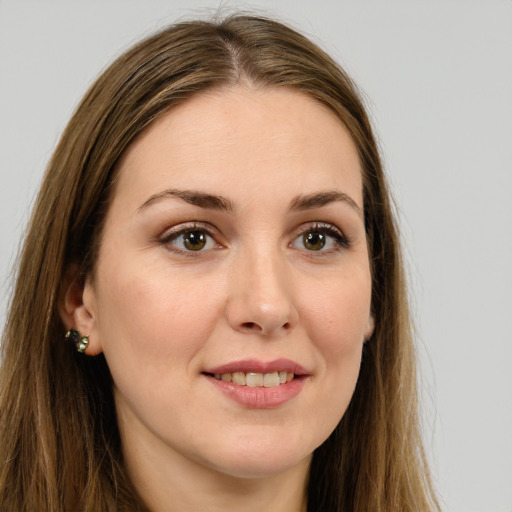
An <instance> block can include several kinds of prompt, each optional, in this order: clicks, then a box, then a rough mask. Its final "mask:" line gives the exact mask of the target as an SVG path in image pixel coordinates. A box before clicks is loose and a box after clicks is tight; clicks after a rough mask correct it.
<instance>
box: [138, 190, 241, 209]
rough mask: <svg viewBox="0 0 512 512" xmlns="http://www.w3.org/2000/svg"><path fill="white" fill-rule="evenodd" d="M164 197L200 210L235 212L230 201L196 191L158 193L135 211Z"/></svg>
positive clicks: (165, 191)
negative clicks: (178, 200) (175, 199)
mask: <svg viewBox="0 0 512 512" xmlns="http://www.w3.org/2000/svg"><path fill="white" fill-rule="evenodd" d="M165 197H177V198H178V199H182V200H183V201H185V202H187V203H189V204H192V205H194V206H199V207H200V208H206V209H210V210H221V211H226V212H229V213H234V212H235V205H234V204H233V202H232V201H231V200H230V199H227V198H226V197H222V196H217V195H213V194H206V193H204V192H199V191H196V190H177V189H168V190H164V191H163V192H159V193H158V194H154V195H152V196H151V197H150V198H149V199H148V200H147V201H145V202H144V203H143V204H142V205H141V206H139V208H138V209H137V211H141V210H143V209H144V208H147V207H148V206H149V205H150V204H152V203H154V202H155V201H158V200H159V199H162V198H165Z"/></svg>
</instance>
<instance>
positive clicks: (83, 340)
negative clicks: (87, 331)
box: [66, 329, 89, 354]
mask: <svg viewBox="0 0 512 512" xmlns="http://www.w3.org/2000/svg"><path fill="white" fill-rule="evenodd" d="M66 339H67V340H71V341H72V342H73V343H74V344H75V348H76V350H77V352H80V354H83V353H84V352H85V349H86V348H87V345H89V338H88V337H87V336H80V333H79V332H78V331H75V330H74V329H70V330H69V331H68V332H67V333H66Z"/></svg>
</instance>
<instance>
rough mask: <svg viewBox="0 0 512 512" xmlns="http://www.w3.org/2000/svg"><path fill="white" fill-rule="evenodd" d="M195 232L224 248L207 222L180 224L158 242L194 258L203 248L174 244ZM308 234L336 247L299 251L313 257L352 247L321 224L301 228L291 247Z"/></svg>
mask: <svg viewBox="0 0 512 512" xmlns="http://www.w3.org/2000/svg"><path fill="white" fill-rule="evenodd" d="M195 232H197V233H202V234H205V235H206V236H207V237H208V238H210V239H211V240H212V241H213V243H214V244H215V246H216V247H215V248H220V247H222V245H221V244H219V243H218V242H216V240H215V239H216V237H217V236H218V235H217V232H216V230H214V229H213V228H212V226H211V225H210V224H208V223H205V222H193V223H191V224H185V225H184V224H180V225H178V226H174V227H173V228H172V229H171V230H169V231H167V232H166V233H165V234H164V235H163V236H162V237H161V238H160V239H159V240H158V241H159V243H160V244H161V245H164V246H166V247H167V248H168V249H169V250H171V251H173V252H176V253H178V254H180V255H184V256H189V257H193V256H194V253H199V252H204V249H203V247H201V248H200V249H198V250H197V251H194V250H187V249H181V248H179V247H177V246H176V245H173V244H172V242H173V241H175V240H177V239H178V238H179V237H181V236H184V235H187V234H189V233H195ZM308 233H319V234H322V235H326V236H328V237H330V238H332V239H333V241H334V247H332V248H329V249H327V250H323V246H322V248H321V249H320V250H311V249H310V250H308V249H306V248H302V249H299V250H304V251H306V252H308V253H311V255H313V254H315V253H316V254H318V255H319V254H325V253H327V254H328V253H331V252H333V251H337V250H339V249H348V248H349V247H350V246H351V241H350V240H349V239H348V238H347V236H346V235H344V234H343V232H342V231H341V230H340V229H339V228H337V227H336V226H334V225H333V224H328V223H319V222H316V223H313V224H307V225H304V226H301V228H300V229H299V232H298V234H297V236H296V237H295V238H294V239H293V240H292V242H290V244H289V246H290V247H293V244H294V243H295V242H296V241H297V240H299V239H300V238H301V237H304V235H306V234H308ZM206 244H208V242H205V245H206ZM212 248H213V247H210V248H208V249H207V250H211V249H212Z"/></svg>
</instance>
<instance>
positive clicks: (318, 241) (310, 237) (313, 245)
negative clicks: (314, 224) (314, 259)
mask: <svg viewBox="0 0 512 512" xmlns="http://www.w3.org/2000/svg"><path fill="white" fill-rule="evenodd" d="M302 240H303V242H304V247H305V248H306V249H308V250H310V251H320V250H321V249H323V248H324V246H325V235H324V234H323V233H319V232H318V231H310V232H308V233H304V234H303V235H302Z"/></svg>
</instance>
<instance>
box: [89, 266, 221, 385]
mask: <svg viewBox="0 0 512 512" xmlns="http://www.w3.org/2000/svg"><path fill="white" fill-rule="evenodd" d="M111 269H112V270H111V272H110V273H109V274H108V278H106V279H105V280H104V281H103V282H102V285H101V289H100V302H99V308H98V309H99V325H100V330H99V331H100V332H99V335H100V337H101V343H102V347H103V351H104V353H105V356H106V357H107V360H108V361H109V366H111V369H112V371H113V373H114V372H115V371H116V367H117V366H119V367H120V368H121V369H123V370H126V369H127V367H128V366H129V367H131V368H132V369H134V368H140V365H141V363H146V365H145V373H146V374H148V375H149V374H151V376H150V378H152V377H155V376H158V374H160V373H165V372H167V373H168V371H169V368H170V367H172V368H173V369H175V371H186V369H187V366H186V365H185V364H184V361H190V359H191V358H192V357H193V356H194V354H195V353H196V352H198V351H199V350H200V349H201V347H202V346H203V344H204V342H205V340H206V339H207V338H208V336H209V334H210V332H211V331H212V330H213V329H214V326H215V321H216V318H217V316H218V309H219V301H218V299H217V294H216V293H215V292H214V291H213V292H212V293H208V294H204V293H201V291H202V288H201V287H198V289H197V291H196V290H195V289H194V286H191V283H190V280H189V279H187V278H186V276H184V275H183V273H181V274H180V273H173V275H172V276H170V275H167V274H168V271H167V270H166V269H165V268H162V267H159V266H154V265H153V266H152V265H147V266H146V268H145V270H144V271H143V272H141V271H140V269H139V270H138V271H136V272H135V271H131V269H130V268H127V265H126V264H123V263H122V262H120V263H119V264H118V265H117V266H116V267H114V268H112V266H111ZM105 274H106V273H105ZM105 274H104V275H105ZM120 373H126V372H120ZM155 374H156V375H155Z"/></svg>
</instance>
